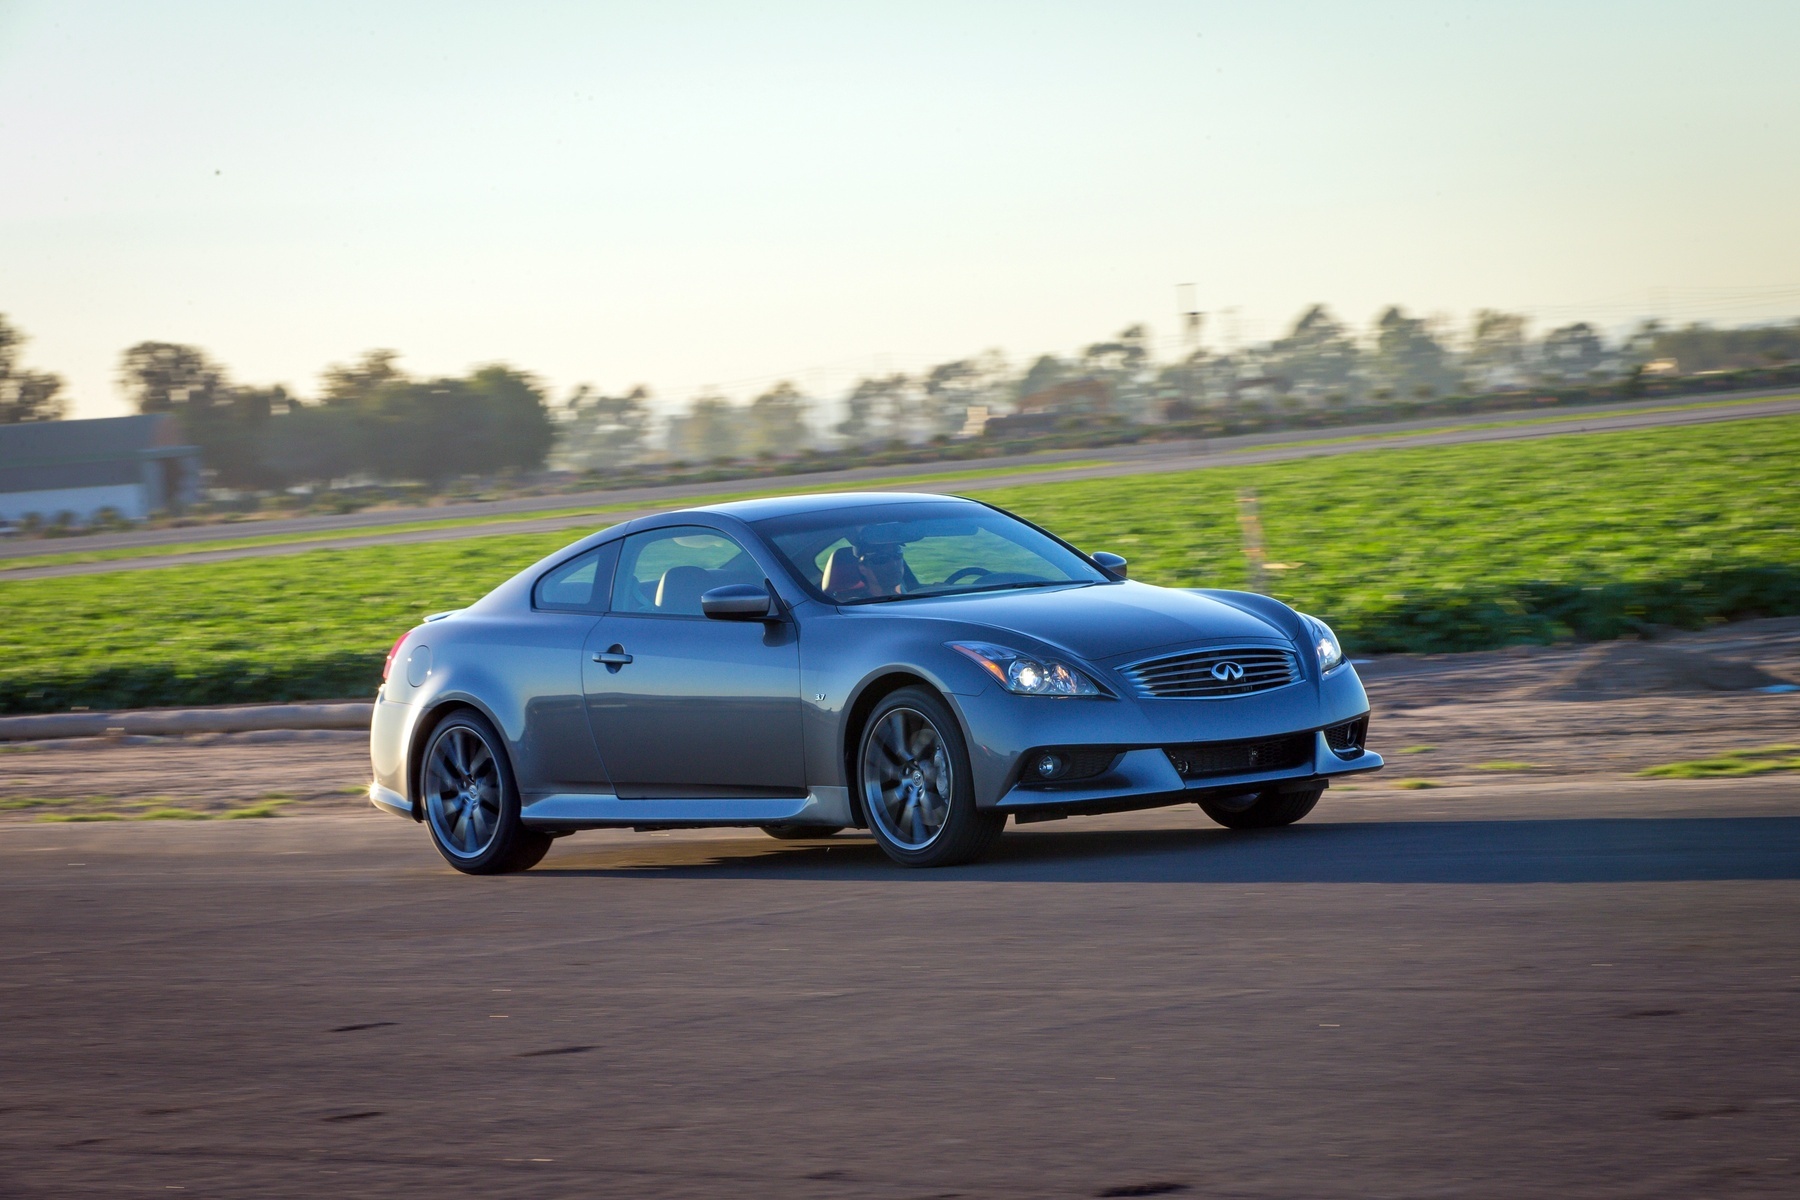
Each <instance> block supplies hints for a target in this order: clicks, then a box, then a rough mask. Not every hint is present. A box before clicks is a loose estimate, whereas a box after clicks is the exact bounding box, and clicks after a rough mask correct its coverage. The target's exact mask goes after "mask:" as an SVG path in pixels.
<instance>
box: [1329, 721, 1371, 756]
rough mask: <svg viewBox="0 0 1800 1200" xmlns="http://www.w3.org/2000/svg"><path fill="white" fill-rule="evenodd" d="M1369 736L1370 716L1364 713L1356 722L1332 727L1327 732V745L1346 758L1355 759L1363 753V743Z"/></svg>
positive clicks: (1346, 722) (1347, 722)
mask: <svg viewBox="0 0 1800 1200" xmlns="http://www.w3.org/2000/svg"><path fill="white" fill-rule="evenodd" d="M1368 736H1369V714H1368V713H1364V714H1363V715H1362V716H1360V717H1358V718H1356V720H1354V721H1345V722H1344V723H1343V724H1342V725H1332V726H1330V727H1329V728H1327V729H1326V730H1325V744H1326V745H1327V746H1330V747H1331V748H1332V750H1334V751H1335V752H1337V753H1338V754H1339V755H1341V756H1343V757H1344V758H1355V757H1356V756H1357V755H1359V754H1361V753H1362V749H1363V742H1364V740H1365V739H1367V738H1368Z"/></svg>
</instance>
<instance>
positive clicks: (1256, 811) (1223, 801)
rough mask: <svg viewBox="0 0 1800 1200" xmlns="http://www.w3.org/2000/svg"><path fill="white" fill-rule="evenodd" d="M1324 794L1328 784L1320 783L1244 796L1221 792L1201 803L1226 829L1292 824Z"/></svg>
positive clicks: (1203, 810)
mask: <svg viewBox="0 0 1800 1200" xmlns="http://www.w3.org/2000/svg"><path fill="white" fill-rule="evenodd" d="M1324 794H1325V787H1324V785H1323V784H1320V785H1318V786H1316V787H1309V788H1306V789H1303V790H1301V791H1297V792H1281V791H1276V790H1275V789H1274V788H1270V789H1269V790H1267V791H1262V792H1247V793H1245V794H1244V795H1241V796H1220V797H1216V798H1211V799H1206V800H1201V801H1200V802H1199V804H1200V810H1201V811H1202V812H1204V813H1205V814H1206V815H1207V816H1209V817H1211V818H1212V819H1213V820H1215V821H1217V822H1218V823H1219V824H1221V825H1223V826H1225V828H1227V829H1273V828H1275V827H1276V826H1278V825H1292V824H1293V823H1294V822H1295V821H1298V820H1299V819H1300V818H1301V817H1304V816H1305V815H1306V814H1307V813H1309V812H1311V811H1312V810H1313V805H1315V804H1317V803H1318V802H1319V797H1320V796H1322V795H1324Z"/></svg>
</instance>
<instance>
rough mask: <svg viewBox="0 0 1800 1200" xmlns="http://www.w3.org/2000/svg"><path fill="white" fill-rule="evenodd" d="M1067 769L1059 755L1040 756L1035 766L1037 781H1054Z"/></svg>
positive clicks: (1066, 764)
mask: <svg viewBox="0 0 1800 1200" xmlns="http://www.w3.org/2000/svg"><path fill="white" fill-rule="evenodd" d="M1067 767H1068V763H1066V762H1065V761H1064V760H1063V756H1062V755H1060V754H1040V755H1038V760H1037V764H1036V770H1037V773H1038V778H1039V779H1055V778H1056V777H1057V776H1058V775H1061V774H1062V773H1063V771H1064V770H1065V769H1066V768H1067Z"/></svg>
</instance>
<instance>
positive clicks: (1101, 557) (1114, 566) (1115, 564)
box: [1088, 550, 1126, 579]
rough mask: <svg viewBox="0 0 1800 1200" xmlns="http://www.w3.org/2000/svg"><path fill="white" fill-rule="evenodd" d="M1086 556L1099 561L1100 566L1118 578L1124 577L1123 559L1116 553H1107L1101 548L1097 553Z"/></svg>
mask: <svg viewBox="0 0 1800 1200" xmlns="http://www.w3.org/2000/svg"><path fill="white" fill-rule="evenodd" d="M1088 557H1089V558H1091V559H1093V560H1094V561H1095V562H1097V563H1099V564H1100V565H1101V567H1103V568H1105V569H1106V570H1107V571H1108V572H1110V573H1111V574H1113V575H1117V576H1118V577H1119V578H1120V579H1124V578H1126V575H1125V560H1124V559H1123V558H1121V557H1119V556H1118V555H1117V554H1108V553H1107V552H1106V551H1104V550H1102V551H1100V552H1099V553H1098V554H1090V555H1088Z"/></svg>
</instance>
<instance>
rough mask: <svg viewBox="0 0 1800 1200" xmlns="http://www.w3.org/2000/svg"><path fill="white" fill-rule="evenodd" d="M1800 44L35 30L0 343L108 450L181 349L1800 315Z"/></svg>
mask: <svg viewBox="0 0 1800 1200" xmlns="http://www.w3.org/2000/svg"><path fill="white" fill-rule="evenodd" d="M1796 46H1800V3H1795V2H1794V0H1766V2H1735V3H1734V2H1730V0H1706V2H1703V3H1702V2H1696V3H1670V2H1655V0H1618V2H1613V0H1588V2H1585V3H1584V2H1582V0H1545V2H1541V3H1539V2H1515V3H1452V2H1450V0H1430V2H1405V3H1366V2H1359V3H1349V2H1345V3H1332V4H1327V3H1302V2H1299V0H1291V2H1287V3H1280V2H1269V0H1263V2H1259V3H1244V2H1242V0H1232V2H1231V3H1187V4H1177V3H1139V4H1131V3H1119V2H1116V0H1115V2H1113V3H1107V4H1101V3H1090V4H1082V5H1074V4H1052V3H1047V2H1045V0H1034V2H1033V3H1026V4H1016V5H1015V4H975V3H956V4H943V5H937V4H926V3H919V2H916V0H915V2H911V3H906V4H897V5H891V6H877V5H873V4H856V3H852V4H844V3H835V4H818V5H807V4H775V3H758V4H754V5H753V4H745V3H738V4H720V5H684V4H676V3H656V4H605V3H581V4H532V3H524V2H520V0H513V2H510V3H506V4H497V3H496V4H488V5H480V6H477V5H472V4H454V3H449V4H446V3H444V2H443V0H437V2H435V3H429V4H425V3H421V4H405V3H375V2H370V0H363V2H359V3H345V4H335V3H324V2H321V0H308V2H307V3H303V4H300V3H295V4H284V3H274V2H271V0H259V2H258V3H254V4H251V3H243V2H241V0H238V2H232V3H225V2H211V3H209V2H204V0H186V2H182V0H158V2H157V3H154V4H151V3H143V2H141V0H138V2H130V3H79V2H71V3H62V4H55V3H17V2H11V0H0V312H4V313H5V314H6V315H7V316H8V317H9V318H10V319H11V320H12V321H13V323H14V324H15V325H17V326H19V327H21V328H22V329H24V330H25V331H26V332H27V333H28V334H29V335H30V337H31V339H32V341H31V343H30V344H29V346H28V347H27V348H26V351H25V354H26V360H27V363H28V364H29V365H30V366H32V367H34V368H37V369H42V370H51V371H56V372H58V373H60V374H62V375H63V376H64V377H66V378H67V379H68V381H69V383H70V386H71V390H72V393H73V395H74V397H75V399H76V402H77V405H76V413H77V415H81V416H101V415H109V414H111V413H115V412H120V411H123V405H122V402H121V400H120V398H119V396H118V393H117V390H116V386H115V384H114V379H113V372H114V369H115V366H116V363H117V361H118V355H119V352H120V351H121V350H122V349H124V348H125V347H126V346H128V345H130V344H132V343H134V342H137V341H141V340H145V339H156V340H166V341H182V342H192V343H197V344H199V345H201V346H203V347H205V348H206V349H207V350H208V351H209V352H210V353H212V354H213V355H214V356H215V357H217V358H218V359H220V360H221V361H223V362H224V363H225V364H227V365H228V366H229V367H230V369H231V370H232V372H233V375H234V377H235V378H237V379H240V380H242V381H245V382H253V383H285V384H288V385H289V386H290V387H294V388H297V389H298V390H300V391H301V392H303V393H310V392H311V391H312V390H313V388H314V387H315V385H316V381H317V377H318V372H319V371H320V369H321V368H322V367H324V366H325V365H326V364H327V363H329V362H333V361H343V360H347V359H350V358H352V357H354V356H356V355H357V354H359V353H360V352H361V351H363V350H365V349H368V348H371V347H377V346H381V347H393V348H395V349H397V350H399V351H400V352H401V353H402V355H403V359H402V363H403V365H405V366H407V367H409V368H410V369H412V370H414V371H416V372H421V373H427V372H445V373H450V372H458V373H459V372H461V371H463V370H464V369H466V368H467V367H469V366H470V365H472V364H475V363H479V362H487V361H493V360H504V361H508V362H511V363H514V364H517V365H519V366H522V367H525V368H527V369H529V370H532V371H535V372H538V373H539V374H541V375H542V376H543V377H544V378H545V379H546V380H548V381H549V382H551V383H552V384H553V385H554V386H555V388H556V390H557V394H558V395H559V396H560V395H561V394H562V393H563V392H564V390H565V389H566V388H568V387H569V386H571V385H573V384H575V383H579V382H584V381H585V382H591V383H594V384H596V385H598V386H600V387H602V388H604V389H609V390H610V389H614V388H621V387H625V386H628V385H630V384H633V383H636V382H640V381H641V382H646V383H649V384H651V385H652V386H653V387H654V388H655V389H656V391H657V394H658V396H659V397H660V398H661V399H662V400H664V401H667V402H671V403H673V402H684V401H685V400H686V399H687V398H688V397H689V396H690V395H692V394H693V392H694V390H695V389H697V388H699V387H701V386H704V385H709V384H711V385H717V386H721V387H724V388H726V389H727V390H728V391H731V392H733V393H734V394H736V395H739V396H743V395H748V394H749V393H750V391H751V390H752V389H754V388H755V387H757V386H758V385H759V384H760V383H762V382H766V381H768V380H771V379H773V378H776V377H780V376H792V377H794V378H795V379H796V380H798V381H799V382H800V383H801V384H802V385H803V386H807V387H810V388H813V389H828V388H834V387H840V386H842V385H843V384H845V383H846V382H848V380H849V379H850V378H851V377H852V376H853V375H854V374H855V373H857V372H861V371H866V370H875V369H883V368H886V369H909V368H916V367H918V366H922V365H925V364H929V363H932V362H937V361H942V360H944V359H948V358H952V357H956V356H960V355H963V354H968V353H973V352H976V351H979V350H982V349H984V348H986V347H988V346H999V347H1001V348H1003V349H1004V350H1006V351H1007V352H1008V353H1009V354H1011V355H1012V356H1014V357H1015V358H1022V357H1024V356H1027V355H1030V354H1033V353H1036V352H1038V351H1041V350H1054V351H1068V350H1073V349H1076V348H1078V347H1079V346H1080V345H1082V344H1084V343H1086V342H1089V341H1094V340H1099V339H1101V338H1103V337H1105V336H1107V335H1110V334H1112V333H1114V332H1116V331H1117V330H1118V329H1120V328H1121V327H1123V326H1125V325H1127V324H1129V323H1131V322H1135V321H1145V322H1147V323H1149V325H1150V326H1151V328H1152V330H1153V331H1154V332H1155V334H1156V335H1157V336H1158V337H1159V339H1162V340H1164V341H1165V343H1166V344H1169V345H1171V346H1172V345H1173V339H1174V335H1175V332H1176V330H1175V325H1176V321H1175V310H1176V290H1175V289H1176V285H1177V284H1180V283H1185V282H1190V281H1191V282H1193V283H1195V284H1196V285H1197V287H1196V296H1197V301H1198V306H1199V307H1200V308H1203V309H1206V310H1208V311H1209V312H1211V313H1213V314H1215V315H1214V316H1213V317H1211V318H1209V320H1210V322H1211V323H1210V324H1209V327H1208V341H1209V342H1210V343H1212V344H1215V345H1216V344H1219V343H1220V342H1222V341H1224V340H1226V338H1227V337H1228V336H1230V335H1232V334H1233V332H1234V331H1235V335H1236V336H1238V337H1240V338H1245V339H1248V338H1251V337H1258V336H1272V335H1274V334H1275V333H1276V332H1278V330H1279V329H1280V328H1281V327H1282V326H1283V325H1285V324H1286V323H1287V322H1290V321H1291V320H1292V319H1293V317H1294V316H1295V315H1296V314H1297V313H1298V312H1299V310H1300V309H1301V308H1302V306H1304V305H1306V304H1307V303H1309V302H1312V301H1315V300H1323V301H1325V302H1327V303H1329V304H1330V305H1332V307H1333V308H1334V309H1335V310H1336V311H1337V312H1338V313H1339V314H1340V315H1341V316H1342V317H1344V318H1346V319H1348V320H1350V321H1352V322H1353V323H1355V324H1357V325H1359V326H1361V325H1364V324H1365V323H1366V322H1367V321H1368V320H1369V319H1370V318H1371V317H1372V316H1374V315H1375V313H1376V311H1377V309H1378V308H1379V307H1380V306H1382V305H1383V304H1385V303H1388V302H1391V301H1399V302H1401V303H1404V304H1406V305H1407V306H1409V307H1410V308H1413V309H1416V310H1419V311H1424V312H1433V311H1442V312H1446V313H1450V314H1453V315H1454V316H1455V317H1456V318H1457V319H1458V320H1461V319H1463V318H1465V317H1466V315H1467V313H1468V312H1469V311H1470V310H1472V309H1473V308H1475V307H1478V306H1484V305H1487V306H1502V307H1510V308H1514V309H1519V310H1524V311H1528V312H1531V313H1533V314H1534V315H1535V316H1537V318H1538V319H1539V320H1540V321H1545V322H1549V321H1557V320H1570V319H1575V318H1576V317H1596V318H1599V319H1601V320H1603V321H1606V322H1608V323H1618V322H1623V321H1626V320H1628V319H1630V318H1633V317H1636V316H1638V315H1642V314H1647V313H1653V312H1655V313H1660V314H1661V315H1663V316H1666V317H1675V318H1687V317H1704V318H1710V319H1713V320H1717V321H1724V322H1739V321H1747V320H1751V319H1757V318H1763V317H1770V316H1777V315H1788V314H1794V313H1800V236H1797V232H1796V231H1797V230H1800V70H1797V69H1796V68H1795V64H1794V53H1795V47H1796ZM1228 307H1229V308H1235V310H1236V313H1235V315H1230V316H1223V315H1220V314H1221V312H1222V310H1224V309H1226V308H1228Z"/></svg>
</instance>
